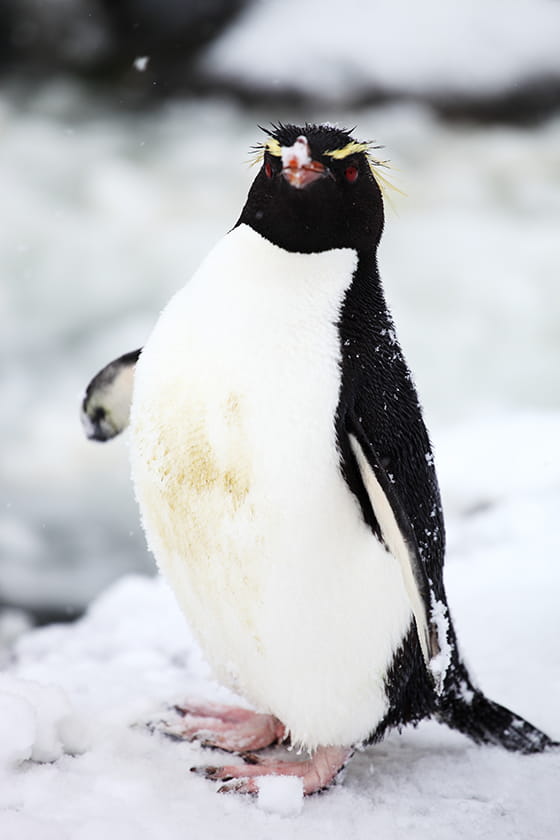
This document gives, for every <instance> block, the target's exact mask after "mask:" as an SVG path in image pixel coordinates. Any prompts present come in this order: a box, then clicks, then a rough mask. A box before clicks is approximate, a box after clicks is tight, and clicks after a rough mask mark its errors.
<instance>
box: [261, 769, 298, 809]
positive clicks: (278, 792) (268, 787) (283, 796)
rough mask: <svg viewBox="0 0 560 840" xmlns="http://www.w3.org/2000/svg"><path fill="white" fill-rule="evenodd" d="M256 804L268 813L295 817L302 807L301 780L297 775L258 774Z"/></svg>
mask: <svg viewBox="0 0 560 840" xmlns="http://www.w3.org/2000/svg"><path fill="white" fill-rule="evenodd" d="M257 782H258V785H259V795H258V798H257V806H258V807H259V808H260V809H261V811H266V813H268V814H278V815H279V816H281V817H297V816H298V815H299V814H301V811H302V808H303V781H302V780H301V779H300V778H299V776H259V778H258V779H257Z"/></svg>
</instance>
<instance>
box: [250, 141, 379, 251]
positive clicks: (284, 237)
mask: <svg viewBox="0 0 560 840" xmlns="http://www.w3.org/2000/svg"><path fill="white" fill-rule="evenodd" d="M266 133H267V134H268V138H269V139H268V140H267V141H266V142H265V143H264V144H263V145H262V146H260V147H258V149H259V150H260V151H261V158H262V166H261V169H260V170H259V174H258V175H257V177H256V178H255V180H254V182H253V185H252V187H251V189H250V190H249V195H248V197H247V202H246V204H245V207H244V208H243V211H242V213H241V216H240V218H239V221H238V222H237V224H238V225H239V224H242V223H244V224H247V225H249V226H250V227H252V228H253V229H254V230H256V231H257V232H258V233H260V234H261V235H262V236H264V237H266V239H268V240H270V242H273V243H274V244H275V245H279V246H280V247H282V248H284V249H285V250H287V251H300V252H303V253H315V252H319V251H328V250H330V249H331V248H355V249H356V250H357V251H359V252H363V251H371V250H372V249H375V248H376V247H377V244H378V242H379V239H380V238H381V233H382V230H383V199H382V195H381V190H380V189H379V186H378V184H377V181H376V179H375V177H374V175H373V172H372V163H371V161H370V159H369V157H368V149H369V148H370V147H371V144H369V143H362V142H360V141H358V140H356V139H355V138H354V137H352V135H351V134H350V133H349V132H348V131H345V130H344V129H340V128H334V127H332V126H328V125H308V124H306V125H304V126H303V127H300V126H296V125H282V124H279V125H278V126H274V127H273V129H272V130H271V131H267V132H266ZM261 158H259V160H260V159H261Z"/></svg>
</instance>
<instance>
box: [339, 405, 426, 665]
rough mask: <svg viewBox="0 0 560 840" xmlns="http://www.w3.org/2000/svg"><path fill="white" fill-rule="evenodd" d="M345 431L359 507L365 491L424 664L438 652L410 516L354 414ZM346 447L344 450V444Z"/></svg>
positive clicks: (422, 567) (424, 572) (423, 573)
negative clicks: (398, 576)
mask: <svg viewBox="0 0 560 840" xmlns="http://www.w3.org/2000/svg"><path fill="white" fill-rule="evenodd" d="M346 432H347V434H348V442H349V449H350V451H351V453H352V456H353V458H354V459H355V462H356V466H357V468H358V474H359V479H360V481H361V485H362V487H361V488H360V489H361V490H362V492H360V493H359V496H361V497H362V499H361V502H362V509H363V507H364V502H365V501H366V499H364V496H363V491H365V494H366V498H367V502H369V505H370V506H371V512H372V513H373V517H374V521H375V522H376V524H377V526H378V528H377V529H376V530H378V533H377V534H376V535H377V536H378V538H380V539H381V540H382V542H383V543H384V545H385V547H386V548H387V550H388V551H389V552H390V553H391V554H392V556H393V557H394V558H395V559H396V560H397V561H398V562H399V564H400V567H401V573H402V576H403V580H404V584H405V587H406V591H407V594H408V597H409V599H410V603H411V606H412V612H413V614H414V620H415V623H416V631H417V633H418V639H419V642H420V647H421V649H422V653H423V655H424V660H425V662H426V665H428V664H429V662H430V660H431V659H432V658H433V657H435V656H437V654H438V653H439V645H438V640H437V633H436V632H434V630H433V628H432V627H431V626H430V618H429V616H430V603H431V595H430V585H429V581H428V577H427V574H426V570H425V568H424V565H423V563H422V558H421V557H420V552H419V549H418V544H417V541H416V538H415V535H414V531H413V528H412V525H411V523H410V519H409V518H408V515H407V513H406V511H405V509H404V506H403V504H402V503H401V500H400V498H399V493H398V488H397V487H396V485H395V483H394V480H393V477H392V476H391V475H390V474H389V473H388V472H387V471H386V470H385V468H384V467H383V465H382V463H381V460H380V458H379V456H378V454H377V452H376V451H375V448H374V446H373V444H372V443H371V441H370V440H369V439H368V436H367V435H366V433H365V431H364V429H363V427H362V425H361V424H360V422H359V421H358V419H357V418H355V417H352V418H350V419H349V422H348V423H347V428H346ZM345 448H346V447H345ZM346 449H347V451H348V448H346ZM368 518H370V517H366V520H367V519H368Z"/></svg>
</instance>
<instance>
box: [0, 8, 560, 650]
mask: <svg viewBox="0 0 560 840" xmlns="http://www.w3.org/2000/svg"><path fill="white" fill-rule="evenodd" d="M559 44H560V3H559V2H555V0H507V2H506V0H470V2H464V3H448V2H446V0H426V2H424V3H422V4H418V3H415V2H414V0H394V2H392V3H377V2H367V1H366V0H346V2H345V3H344V4H342V5H341V4H338V3H328V2H326V3H325V2H324V0H323V2H317V0H299V2H297V0H283V2H280V0H253V2H251V0H237V1H236V2H232V0H229V2H228V0H213V2H205V3H203V2H196V0H191V1H190V2H187V0H182V2H180V0H165V2H164V0H159V1H158V2H156V0H122V2H120V3H111V2H109V0H3V2H2V3H1V4H0V73H1V76H0V80H1V93H0V184H1V189H0V216H1V219H2V222H1V225H0V255H1V256H0V259H1V274H2V277H1V285H0V313H1V323H2V327H1V330H0V345H1V357H0V365H1V367H0V388H1V405H2V410H1V413H0V434H1V440H2V447H1V453H0V457H1V464H0V611H1V612H0V615H1V617H0V628H3V629H0V635H1V634H2V632H3V634H4V637H5V638H6V639H7V638H8V637H9V636H11V635H15V634H17V632H18V631H19V629H21V628H23V627H24V626H25V624H26V622H27V621H33V622H35V621H39V622H44V621H49V620H52V619H61V618H65V617H71V616H73V615H76V614H78V613H80V612H81V611H82V610H83V609H84V607H85V606H86V605H87V604H88V602H89V601H90V600H91V599H92V597H94V596H95V595H96V594H97V593H98V592H100V591H101V590H102V589H103V588H104V587H105V586H106V585H107V584H108V583H109V582H110V581H112V580H113V579H115V578H117V577H118V576H120V575H121V574H122V573H123V572H125V571H130V570H137V571H142V572H146V573H149V574H151V573H152V572H153V563H152V559H151V558H150V556H149V555H148V554H147V552H146V550H145V547H144V541H143V537H142V534H141V532H140V528H139V521H138V515H137V511H136V507H135V503H134V500H133V497H132V491H131V488H130V483H129V478H128V465H127V449H126V441H125V439H119V440H117V441H115V442H114V443H112V444H107V445H96V444H92V443H89V442H87V441H86V440H85V438H84V436H83V434H82V430H81V428H80V424H79V420H78V410H79V404H80V398H81V394H82V391H83V388H84V387H85V385H86V383H87V382H88V380H89V379H90V378H91V376H92V375H93V374H94V373H95V372H96V371H97V370H98V369H99V368H100V367H102V366H103V365H104V364H106V363H107V362H108V361H109V360H111V359H112V358H114V357H115V356H118V355H120V354H121V353H123V352H125V351H128V350H131V349H134V348H136V347H138V346H140V345H141V344H142V342H143V341H144V339H145V337H146V335H147V333H148V331H149V330H150V328H151V326H152V325H153V323H154V321H155V319H156V317H157V315H158V312H159V310H160V309H161V307H162V306H163V305H164V303H165V302H166V301H167V300H168V298H169V297H170V295H171V294H172V292H173V291H174V290H175V289H176V288H177V287H179V286H180V285H181V284H182V283H183V282H184V280H185V279H186V278H188V276H189V275H190V273H191V272H192V271H193V269H194V268H195V267H196V265H197V264H198V262H199V261H200V259H201V258H202V256H203V255H204V254H205V253H206V252H207V251H208V249H209V248H210V247H211V245H212V244H213V243H214V242H215V241H216V240H217V239H218V238H220V237H221V236H222V235H223V233H224V232H225V231H227V230H228V228H229V227H230V226H231V225H232V224H233V223H234V222H235V220H236V218H237V215H238V213H239V210H240V208H241V206H242V204H243V202H244V199H245V195H246V192H247V189H248V186H249V184H250V182H251V180H252V177H253V176H254V172H253V171H252V170H250V169H248V168H247V166H246V165H245V161H246V160H247V158H248V150H249V147H250V146H251V145H252V144H253V143H255V142H257V141H258V140H259V139H260V132H259V131H258V129H257V124H258V123H260V124H264V125H266V124H267V123H269V122H270V121H271V120H278V119H281V120H290V121H295V122H297V121H300V120H301V121H305V120H309V121H315V120H316V121H323V120H329V121H333V122H337V123H340V124H342V125H345V126H350V127H351V126H353V125H357V129H356V133H357V135H358V136H359V137H361V138H363V139H375V140H376V141H378V142H380V143H382V144H384V146H385V147H386V151H384V152H383V154H384V156H386V157H388V158H390V159H391V161H392V163H393V165H394V166H395V168H396V171H395V172H394V173H393V180H394V181H395V183H396V184H397V185H398V186H399V188H400V189H402V190H404V191H405V192H406V193H407V194H408V197H407V198H402V197H401V196H399V195H398V194H396V193H395V196H394V204H395V210H394V211H393V210H392V209H391V208H388V212H387V224H386V233H385V236H384V240H383V244H382V248H381V252H380V264H381V272H382V277H383V280H384V284H385V287H386V291H387V295H388V298H389V300H390V302H391V303H392V306H393V310H394V315H395V318H396V321H397V326H398V330H399V335H400V338H401V341H402V343H403V345H404V348H405V351H406V353H407V356H408V359H409V362H410V365H411V367H412V368H413V371H414V372H415V376H416V380H417V384H418V386H419V389H420V393H421V397H422V400H423V403H424V405H425V410H426V415H427V420H428V425H429V426H430V428H431V430H432V436H433V438H434V441H435V444H436V454H437V453H439V454H440V457H439V459H438V461H439V463H440V472H441V480H442V485H443V493H444V501H445V503H446V507H447V510H448V517H449V520H450V524H451V526H452V523H453V517H461V516H467V515H469V514H470V513H472V511H476V510H478V509H481V508H483V507H484V506H485V505H488V504H489V503H490V502H491V501H492V499H493V498H494V497H495V496H496V494H497V493H498V494H499V492H502V490H504V492H505V489H506V488H508V487H511V485H512V483H513V484H515V475H516V474H519V464H520V463H523V462H525V461H526V460H527V459H529V460H531V459H534V452H533V450H532V448H531V447H533V446H534V445H535V443H538V444H539V447H540V448H539V457H540V459H541V460H540V461H539V462H538V464H537V466H538V470H539V471H540V470H541V467H542V471H543V472H544V473H545V474H546V482H547V486H548V485H550V484H552V485H554V484H555V483H556V485H560V453H559V451H558V447H557V444H556V441H557V430H558V432H560V377H559V375H558V368H559V363H560V327H559V324H560V283H559V280H560V49H559V46H558V45H559ZM138 59H144V60H138ZM145 59H147V60H145ZM545 442H546V443H545ZM533 463H534V460H533ZM521 474H522V475H525V473H521ZM497 486H498V487H499V488H501V489H500V491H498V490H496V487H497ZM551 527H552V523H551ZM451 536H452V535H451ZM22 610H23V612H22Z"/></svg>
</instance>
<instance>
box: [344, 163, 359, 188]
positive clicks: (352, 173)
mask: <svg viewBox="0 0 560 840" xmlns="http://www.w3.org/2000/svg"><path fill="white" fill-rule="evenodd" d="M344 177H345V178H346V180H347V181H348V182H349V183H350V184H353V183H354V181H356V180H357V178H358V167H357V166H347V167H346V169H345V170H344Z"/></svg>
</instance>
